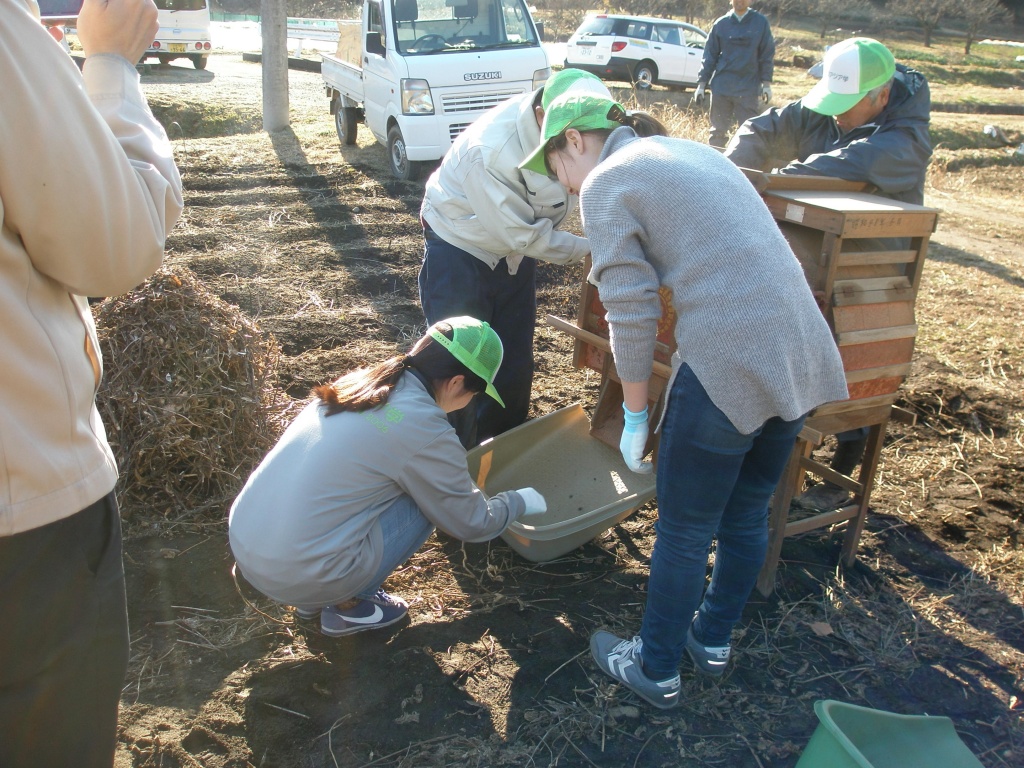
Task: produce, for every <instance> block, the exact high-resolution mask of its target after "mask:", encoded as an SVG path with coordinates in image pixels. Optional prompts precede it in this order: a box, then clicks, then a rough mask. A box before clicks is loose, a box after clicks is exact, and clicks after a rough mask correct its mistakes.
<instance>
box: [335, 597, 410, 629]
mask: <svg viewBox="0 0 1024 768" xmlns="http://www.w3.org/2000/svg"><path fill="white" fill-rule="evenodd" d="M408 613H409V604H408V603H407V602H405V600H402V599H401V598H400V597H393V596H392V595H389V594H388V593H387V592H385V591H384V590H383V589H379V590H377V593H376V594H375V595H374V596H373V597H370V598H362V599H360V600H359V602H357V603H356V604H355V605H354V606H352V607H351V608H339V607H338V606H336V605H328V606H327V607H326V608H324V609H323V610H322V611H321V612H320V631H321V632H323V633H324V634H325V635H328V636H330V637H342V636H343V635H352V634H355V633H356V632H365V631H366V630H368V629H381V628H383V627H390V626H391V625H392V624H395V623H397V622H399V621H401V620H402V619H404V618H405V616H406V614H408Z"/></svg>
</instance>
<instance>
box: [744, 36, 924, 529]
mask: <svg viewBox="0 0 1024 768" xmlns="http://www.w3.org/2000/svg"><path fill="white" fill-rule="evenodd" d="M930 116H931V96H930V94H929V89H928V81H927V80H926V79H925V77H924V75H922V74H921V73H920V72H917V71H914V70H912V69H908V68H907V67H905V66H903V65H902V64H897V63H896V61H895V59H894V58H893V55H892V53H891V52H890V51H889V49H888V48H886V47H885V46H884V45H882V43H880V42H878V41H877V40H873V39H871V38H867V37H855V38H850V39H849V40H844V41H843V42H841V43H838V44H836V45H834V46H832V47H831V48H829V49H828V52H827V53H826V54H825V61H824V62H823V70H822V78H821V80H820V81H819V82H818V83H817V85H815V86H814V87H813V88H812V89H811V91H810V92H809V93H808V94H807V95H806V96H804V97H803V98H802V99H800V100H799V101H796V102H793V103H792V104H789V105H787V106H785V107H783V108H782V109H771V110H769V111H767V112H765V113H764V114H763V115H760V116H759V117H755V118H753V119H751V120H748V121H747V122H746V123H744V124H743V125H742V126H740V128H739V130H738V131H737V132H736V135H735V136H733V138H732V141H730V142H729V146H728V147H726V150H725V156H726V157H728V158H729V159H730V160H732V161H733V162H734V163H736V164H737V165H739V166H741V167H743V168H753V169H755V170H759V171H770V170H773V169H777V171H778V172H779V173H782V174H804V175H810V176H833V177H835V178H838V179H846V180H847V181H863V182H867V183H868V184H870V185H871V188H872V189H871V191H873V192H874V193H875V194H878V195H882V196H883V197H888V198H890V199H892V200H898V201H900V202H904V203H912V204H914V205H921V204H922V203H923V202H924V182H925V173H926V171H927V169H928V162H929V160H930V159H931V155H932V145H931V139H930V137H929V135H928V122H929V120H930ZM854 243H856V241H854ZM878 245H879V247H883V248H891V249H896V250H898V249H902V248H906V247H907V245H906V244H905V242H904V241H902V240H898V239H897V240H895V241H893V240H892V239H890V240H888V241H883V242H881V243H878ZM864 246H867V244H866V243H864V244H862V247H864ZM868 247H870V246H868ZM836 439H837V441H838V442H837V445H836V450H835V453H833V455H832V459H831V467H832V469H834V470H835V471H836V472H839V473H840V474H843V475H852V473H853V471H854V469H855V468H856V467H857V464H859V463H860V460H861V458H862V457H863V455H864V448H865V446H866V445H867V429H857V430H849V431H846V432H840V433H839V434H838V435H836ZM849 498H850V494H849V492H847V490H846V489H845V488H842V487H840V486H839V485H836V484H835V483H831V482H829V481H827V480H826V481H823V482H821V483H818V484H817V485H815V486H813V487H812V488H810V489H809V490H807V491H805V492H804V493H802V494H800V495H799V496H798V497H796V498H795V499H794V500H793V503H794V505H795V506H797V507H802V508H805V509H814V510H819V511H827V510H830V509H835V508H836V507H840V506H842V505H843V504H845V503H846V502H847V500H848V499H849Z"/></svg>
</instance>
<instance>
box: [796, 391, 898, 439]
mask: <svg viewBox="0 0 1024 768" xmlns="http://www.w3.org/2000/svg"><path fill="white" fill-rule="evenodd" d="M895 401H896V397H895V396H894V395H879V396H878V397H875V398H869V399H867V400H834V401H833V402H831V403H825V404H824V405H819V406H818V407H817V408H815V409H814V410H813V411H812V412H811V415H810V416H809V417H808V421H809V422H810V426H811V427H812V428H813V429H819V430H820V431H822V432H825V433H826V434H828V430H827V429H821V428H820V427H818V426H815V423H814V422H815V420H817V419H820V418H822V417H823V416H832V415H835V414H837V413H849V412H851V411H864V412H865V413H867V412H868V411H873V410H874V409H875V408H880V407H886V408H889V407H891V406H892V404H893V403H894V402H895ZM865 426H868V425H867V424H865Z"/></svg>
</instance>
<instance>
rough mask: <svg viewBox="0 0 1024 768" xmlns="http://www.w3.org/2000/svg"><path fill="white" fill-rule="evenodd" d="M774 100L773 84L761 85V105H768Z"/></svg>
mask: <svg viewBox="0 0 1024 768" xmlns="http://www.w3.org/2000/svg"><path fill="white" fill-rule="evenodd" d="M771 100H772V84H771V83H761V103H762V104H767V103H768V102H769V101H771Z"/></svg>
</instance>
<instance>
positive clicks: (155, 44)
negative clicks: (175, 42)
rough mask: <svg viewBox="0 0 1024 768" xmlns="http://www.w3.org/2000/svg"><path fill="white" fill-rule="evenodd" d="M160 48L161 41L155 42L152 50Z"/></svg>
mask: <svg viewBox="0 0 1024 768" xmlns="http://www.w3.org/2000/svg"><path fill="white" fill-rule="evenodd" d="M159 47H160V41H159V40H154V41H153V44H152V45H151V46H150V48H159Z"/></svg>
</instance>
